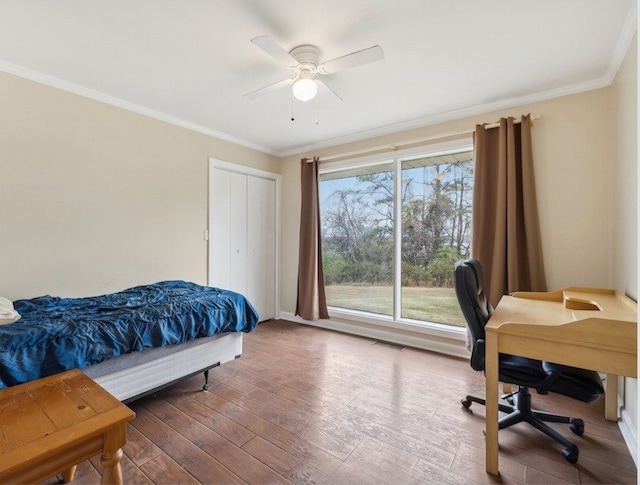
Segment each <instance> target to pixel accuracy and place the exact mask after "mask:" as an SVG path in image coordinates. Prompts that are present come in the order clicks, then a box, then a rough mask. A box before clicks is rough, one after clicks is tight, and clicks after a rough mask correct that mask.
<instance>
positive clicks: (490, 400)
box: [484, 332, 499, 475]
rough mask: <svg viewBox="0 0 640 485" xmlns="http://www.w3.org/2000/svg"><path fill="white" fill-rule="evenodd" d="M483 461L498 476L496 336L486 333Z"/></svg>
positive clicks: (494, 333) (487, 468)
mask: <svg viewBox="0 0 640 485" xmlns="http://www.w3.org/2000/svg"><path fill="white" fill-rule="evenodd" d="M485 337H486V350H485V367H484V370H485V376H486V418H485V426H486V428H485V453H486V456H485V460H486V465H485V467H486V471H487V472H488V473H491V474H493V475H498V385H499V384H498V334H497V333H496V332H487V333H486V336H485Z"/></svg>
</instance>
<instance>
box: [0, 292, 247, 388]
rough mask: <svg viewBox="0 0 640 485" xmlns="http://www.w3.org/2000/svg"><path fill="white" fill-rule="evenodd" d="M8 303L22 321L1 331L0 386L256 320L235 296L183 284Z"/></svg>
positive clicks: (242, 326)
mask: <svg viewBox="0 0 640 485" xmlns="http://www.w3.org/2000/svg"><path fill="white" fill-rule="evenodd" d="M13 304H14V308H15V310H16V311H17V312H18V313H19V314H20V315H21V316H22V318H21V319H20V320H18V321H17V322H14V323H11V324H8V325H3V326H0V389H2V388H5V387H9V386H13V385H15V384H20V383H22V382H28V381H31V380H34V379H38V378H40V377H44V376H48V375H51V374H56V373H58V372H62V371H65V370H70V369H75V368H83V367H86V366H88V365H92V364H97V363H98V362H102V361H104V360H107V359H111V358H113V357H117V356H119V355H122V354H126V353H129V352H134V351H140V350H144V349H146V348H150V347H163V346H166V345H172V344H180V343H184V342H187V341H189V340H193V339H196V338H199V337H207V336H211V335H214V334H216V333H222V332H250V331H252V330H254V329H255V327H256V325H257V323H258V314H257V312H256V310H255V309H254V308H253V307H252V305H251V304H250V303H249V301H248V300H247V299H246V298H245V297H244V296H242V295H241V294H239V293H235V292H233V291H229V290H223V289H219V288H213V287H208V286H200V285H197V284H195V283H190V282H186V281H163V282H159V283H154V284H150V285H142V286H136V287H134V288H130V289H128V290H124V291H121V292H118V293H112V294H108V295H101V296H95V297H88V298H59V297H54V296H49V295H47V296H41V297H37V298H33V299H28V300H16V301H15V302H13Z"/></svg>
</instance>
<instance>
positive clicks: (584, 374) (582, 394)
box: [542, 362, 604, 403]
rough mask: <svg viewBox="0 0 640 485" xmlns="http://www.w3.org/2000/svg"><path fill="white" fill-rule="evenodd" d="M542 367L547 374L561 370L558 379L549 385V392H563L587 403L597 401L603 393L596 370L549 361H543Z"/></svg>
mask: <svg viewBox="0 0 640 485" xmlns="http://www.w3.org/2000/svg"><path fill="white" fill-rule="evenodd" d="M542 368H543V369H544V371H545V372H546V373H547V374H548V375H551V374H553V373H554V372H558V370H562V372H561V373H560V375H559V376H558V379H557V380H555V381H554V382H553V383H552V384H551V385H550V386H549V388H548V390H549V391H551V392H557V393H559V394H564V395H565V396H569V397H571V398H573V399H577V400H578V401H582V402H587V403H592V402H595V401H597V400H598V399H599V398H600V396H601V395H602V394H603V393H604V387H603V386H602V380H601V379H600V375H599V374H598V373H597V372H596V371H593V370H587V369H579V368H577V367H569V366H566V365H559V364H554V363H551V362H543V363H542Z"/></svg>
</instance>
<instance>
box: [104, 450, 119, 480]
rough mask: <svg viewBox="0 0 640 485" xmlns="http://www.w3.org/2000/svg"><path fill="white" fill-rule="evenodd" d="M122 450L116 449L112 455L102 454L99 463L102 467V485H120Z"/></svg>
mask: <svg viewBox="0 0 640 485" xmlns="http://www.w3.org/2000/svg"><path fill="white" fill-rule="evenodd" d="M122 455H123V453H122V450H121V449H120V448H118V449H117V450H116V452H115V453H114V454H112V455H107V454H106V453H103V454H102V457H101V459H100V462H101V463H102V466H103V467H104V470H103V471H102V481H101V482H100V483H101V484H102V485H111V484H112V485H122V466H121V465H120V460H122Z"/></svg>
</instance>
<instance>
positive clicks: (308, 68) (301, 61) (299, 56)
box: [289, 45, 322, 78]
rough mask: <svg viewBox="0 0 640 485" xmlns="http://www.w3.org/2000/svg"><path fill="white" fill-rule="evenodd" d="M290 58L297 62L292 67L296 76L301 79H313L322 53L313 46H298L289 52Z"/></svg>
mask: <svg viewBox="0 0 640 485" xmlns="http://www.w3.org/2000/svg"><path fill="white" fill-rule="evenodd" d="M289 54H290V55H291V57H293V58H294V59H295V60H296V61H298V65H297V66H295V67H294V69H295V71H296V74H297V75H298V76H299V77H301V78H305V77H313V76H314V75H315V74H316V72H317V71H318V64H319V62H320V56H321V55H322V52H321V51H320V49H318V48H317V47H316V46H314V45H299V46H298V47H294V48H293V49H291V51H289Z"/></svg>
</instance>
